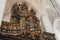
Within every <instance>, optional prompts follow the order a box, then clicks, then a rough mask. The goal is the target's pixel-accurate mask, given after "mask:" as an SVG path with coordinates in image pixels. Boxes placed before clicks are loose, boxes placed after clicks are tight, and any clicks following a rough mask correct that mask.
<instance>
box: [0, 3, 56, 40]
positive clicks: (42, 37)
mask: <svg viewBox="0 0 60 40" xmlns="http://www.w3.org/2000/svg"><path fill="white" fill-rule="evenodd" d="M42 30H43V28H42V26H40V20H39V19H38V17H36V12H35V10H34V9H33V8H31V9H30V10H29V7H28V5H27V4H26V3H24V2H23V3H22V4H17V3H15V4H14V5H13V6H12V8H11V17H10V22H9V23H8V22H5V21H2V25H1V27H0V39H1V40H55V35H54V34H52V33H48V32H44V31H42Z"/></svg>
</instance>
